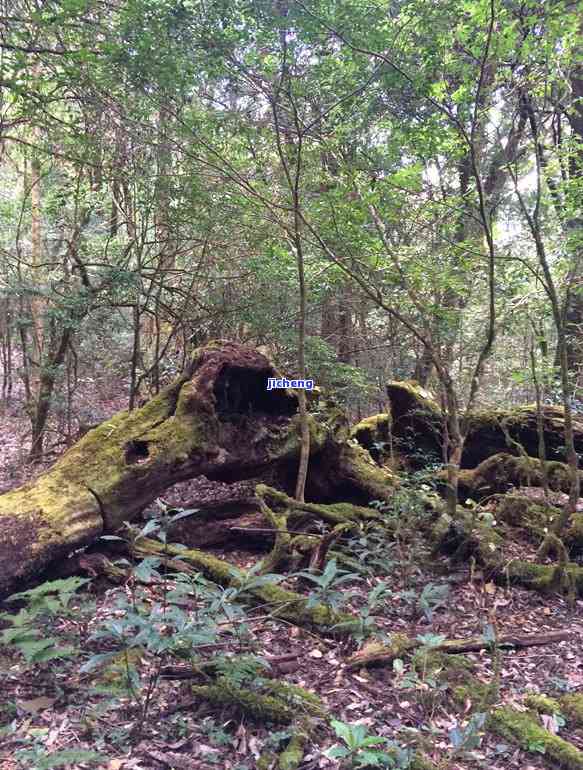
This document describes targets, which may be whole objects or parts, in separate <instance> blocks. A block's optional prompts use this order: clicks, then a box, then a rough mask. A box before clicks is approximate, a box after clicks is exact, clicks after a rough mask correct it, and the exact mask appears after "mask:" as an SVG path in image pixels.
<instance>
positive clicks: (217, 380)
mask: <svg viewBox="0 0 583 770" xmlns="http://www.w3.org/2000/svg"><path fill="white" fill-rule="evenodd" d="M276 375H277V373H276V371H275V369H274V368H273V366H272V365H271V363H270V362H269V360H268V359H267V358H266V357H265V356H263V355H262V354H260V353H259V352H258V351H257V350H254V349H253V348H249V347H246V346H243V345H239V344H237V343H233V342H226V341H217V342H214V343H209V344H208V345H206V346H205V347H203V348H200V349H199V350H197V351H196V352H195V353H194V355H193V357H192V360H191V362H190V364H189V366H188V369H187V371H185V372H184V374H182V375H181V376H180V377H178V378H177V379H176V380H175V381H174V382H173V383H172V384H171V385H169V386H168V387H167V388H165V389H164V390H163V391H162V392H161V393H160V394H159V395H158V396H156V397H155V398H153V399H152V400H151V401H149V402H148V403H147V404H145V406H143V407H142V408H140V409H136V410H134V411H132V412H128V411H124V412H120V413H119V414H116V415H115V416H114V417H112V418H111V419H110V420H108V421H106V422H104V423H102V424H101V425H99V426H98V427H96V428H94V429H93V430H90V431H89V432H88V433H87V434H86V435H85V436H83V437H82V438H81V439H80V440H79V441H78V442H77V444H75V445H74V446H73V447H71V448H70V449H69V450H68V451H67V452H66V453H65V454H64V455H63V456H62V457H61V458H60V459H59V460H58V461H57V463H55V465H54V466H53V467H52V468H51V469H50V470H49V471H47V472H46V473H45V474H43V475H42V476H40V477H39V478H38V479H37V480H36V481H34V482H31V483H29V484H26V485H24V486H22V487H20V488H18V489H15V490H13V491H11V492H8V493H6V494H4V495H1V496H0V521H1V529H0V597H2V596H6V595H7V594H8V593H10V592H11V591H13V590H15V589H20V588H22V584H23V582H24V581H26V580H27V579H29V578H31V577H32V576H33V575H35V574H37V573H39V572H41V571H42V570H43V569H44V568H45V567H47V566H48V565H49V564H50V563H51V562H53V561H55V560H57V559H60V558H62V557H63V556H64V555H65V554H67V553H68V552H71V551H72V550H74V549H75V548H78V547H80V546H83V545H87V544H89V543H91V542H92V541H93V540H94V539H95V538H97V537H98V536H99V535H101V534H104V533H111V532H114V531H115V530H116V529H117V528H118V527H119V526H120V525H121V524H122V522H123V521H131V520H132V519H133V518H135V517H136V516H137V515H138V514H139V513H140V512H141V511H142V510H143V508H144V507H146V506H147V505H149V504H150V503H151V502H152V501H153V500H155V499H156V497H158V496H159V495H160V494H161V493H162V492H164V490H165V489H167V488H168V487H169V486H172V485H173V484H175V483H177V482H179V481H184V480H187V479H190V478H193V477H195V476H198V475H205V476H206V477H207V478H209V479H211V480H212V479H215V480H220V481H227V482H229V481H237V480H240V479H243V478H250V477H255V478H256V477H259V478H262V477H266V478H273V477H275V478H277V479H282V480H283V482H285V480H286V479H287V480H288V481H291V479H292V478H293V476H294V474H295V472H296V471H297V461H298V457H299V449H300V431H299V416H298V403H297V397H296V396H295V394H294V393H293V391H286V390H270V391H268V390H266V381H267V378H268V377H274V376H276ZM310 409H311V412H310V414H309V415H308V420H309V429H310V448H311V454H312V461H311V467H310V474H309V483H308V489H309V490H310V489H314V490H317V493H318V494H319V495H320V498H321V499H323V498H327V499H334V498H335V496H336V495H338V496H340V499H346V500H353V501H355V502H362V503H365V504H366V503H368V502H369V501H370V499H371V498H381V499H386V498H388V497H389V496H390V494H391V490H392V487H393V486H394V483H395V480H394V478H393V477H392V476H391V475H390V474H389V473H386V472H385V471H383V470H382V469H380V468H378V467H376V466H375V464H374V462H373V461H372V459H371V458H370V456H369V455H368V453H366V452H365V451H364V450H363V449H362V448H361V447H358V446H354V445H353V444H351V443H350V441H349V427H348V421H347V419H346V416H345V414H344V413H343V412H342V411H341V410H340V409H339V408H338V407H336V406H335V405H334V404H333V403H331V402H329V401H326V402H321V401H320V400H318V396H317V395H315V396H313V401H312V402H311V403H310ZM336 499H337V498H336Z"/></svg>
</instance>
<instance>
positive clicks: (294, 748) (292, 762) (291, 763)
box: [278, 730, 308, 770]
mask: <svg viewBox="0 0 583 770" xmlns="http://www.w3.org/2000/svg"><path fill="white" fill-rule="evenodd" d="M307 742H308V735H307V733H305V732H304V731H302V730H296V731H295V732H294V734H293V735H292V738H291V740H290V742H289V743H288V745H287V746H286V747H285V749H284V750H283V751H282V752H281V754H280V755H279V760H278V767H279V770H297V768H298V767H299V766H300V764H301V762H302V759H303V758H304V750H305V746H306V743H307Z"/></svg>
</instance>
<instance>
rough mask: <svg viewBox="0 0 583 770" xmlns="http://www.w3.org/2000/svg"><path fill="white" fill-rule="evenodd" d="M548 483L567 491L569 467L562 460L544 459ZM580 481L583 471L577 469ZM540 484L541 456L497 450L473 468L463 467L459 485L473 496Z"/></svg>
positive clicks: (557, 489)
mask: <svg viewBox="0 0 583 770" xmlns="http://www.w3.org/2000/svg"><path fill="white" fill-rule="evenodd" d="M546 466H547V474H548V479H549V486H550V488H551V489H552V490H554V491H559V492H569V487H570V483H571V482H570V479H569V468H568V467H567V465H565V463H561V462H557V461H552V462H547V463H546ZM579 475H580V476H581V480H582V481H583V472H581V471H580V472H579ZM540 486H542V470H541V463H540V460H537V459H536V458H535V457H515V456H514V455H511V454H508V452H499V453H497V454H495V455H492V456H491V457H489V458H488V459H487V460H484V461H483V462H481V463H480V464H479V465H478V466H477V467H476V468H473V469H471V470H465V471H462V473H461V474H460V487H461V488H462V489H463V491H464V493H465V494H466V496H467V495H469V496H471V497H475V498H476V499H482V498H484V497H489V496H490V495H492V494H494V493H503V492H506V491H508V490H509V489H511V488H513V487H540Z"/></svg>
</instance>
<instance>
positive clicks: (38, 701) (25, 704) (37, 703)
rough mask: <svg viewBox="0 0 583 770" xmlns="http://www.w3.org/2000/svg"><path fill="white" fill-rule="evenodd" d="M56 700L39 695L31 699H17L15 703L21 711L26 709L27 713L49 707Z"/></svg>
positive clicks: (33, 712)
mask: <svg viewBox="0 0 583 770" xmlns="http://www.w3.org/2000/svg"><path fill="white" fill-rule="evenodd" d="M55 701H56V698H47V697H46V696H44V695H41V696H40V697H38V698H33V699H32V700H17V701H16V705H17V706H18V708H19V709H21V710H22V711H28V713H29V714H37V713H38V712H39V711H44V709H48V708H50V707H51V706H52V705H53V704H54V703H55Z"/></svg>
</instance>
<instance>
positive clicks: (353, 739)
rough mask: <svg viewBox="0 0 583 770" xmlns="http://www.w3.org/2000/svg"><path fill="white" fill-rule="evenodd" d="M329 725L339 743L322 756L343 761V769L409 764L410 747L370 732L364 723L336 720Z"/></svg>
mask: <svg viewBox="0 0 583 770" xmlns="http://www.w3.org/2000/svg"><path fill="white" fill-rule="evenodd" d="M330 724H331V726H332V729H333V730H334V732H335V733H336V736H337V737H338V738H340V740H341V741H342V744H338V743H337V744H335V745H334V746H331V747H330V748H329V749H327V750H326V751H325V752H324V755H325V756H326V757H328V758H329V759H340V760H342V762H343V766H344V767H346V768H366V767H385V768H398V769H399V770H401V769H402V770H404V769H405V768H408V767H409V765H410V764H411V760H412V752H411V751H410V750H409V749H403V748H402V747H401V746H398V745H397V744H395V743H394V742H392V741H390V740H389V739H388V738H384V737H383V736H381V735H369V734H368V733H367V730H366V727H365V726H364V725H359V724H348V723H346V722H339V721H338V720H335V719H333V720H331V722H330ZM378 746H383V747H385V748H386V749H387V750H382V749H380V748H377V747H378Z"/></svg>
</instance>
